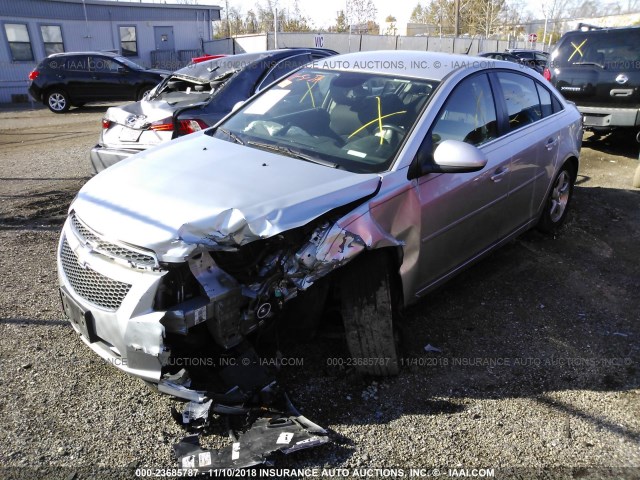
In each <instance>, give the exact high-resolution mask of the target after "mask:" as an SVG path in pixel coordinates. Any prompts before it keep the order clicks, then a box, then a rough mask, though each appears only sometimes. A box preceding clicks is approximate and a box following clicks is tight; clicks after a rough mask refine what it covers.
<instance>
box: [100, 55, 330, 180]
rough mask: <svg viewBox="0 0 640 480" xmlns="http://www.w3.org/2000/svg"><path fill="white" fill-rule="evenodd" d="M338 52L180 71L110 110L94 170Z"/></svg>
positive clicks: (187, 129)
mask: <svg viewBox="0 0 640 480" xmlns="http://www.w3.org/2000/svg"><path fill="white" fill-rule="evenodd" d="M335 54H336V52H334V51H333V50H326V49H315V48H292V49H283V50H272V51H267V52H260V53H245V54H240V55H233V56H228V57H222V58H217V59H214V60H209V61H205V62H201V63H197V64H192V65H189V66H187V67H185V68H183V69H181V70H177V71H176V72H174V73H173V74H171V75H170V76H168V77H167V78H166V79H165V80H164V81H163V82H162V83H160V84H159V85H158V86H157V87H156V88H154V89H153V90H152V91H151V92H150V93H149V95H148V96H147V97H145V98H144V99H143V100H141V101H139V102H135V103H130V104H128V105H124V106H121V107H111V108H109V110H107V112H106V114H105V117H104V119H103V121H102V133H101V135H100V139H99V143H98V145H96V146H95V147H94V148H93V149H92V150H91V164H92V168H93V170H94V171H95V172H96V173H97V172H99V171H101V170H104V169H105V168H107V167H108V166H110V165H113V164H114V163H116V162H118V161H120V160H122V159H124V158H127V157H129V156H131V155H133V154H135V153H138V152H140V151H142V150H145V149H147V148H149V147H152V146H154V145H158V144H159V143H162V142H166V141H169V140H171V139H173V138H176V137H179V136H182V135H186V134H189V133H193V132H196V131H199V130H202V129H205V128H207V127H209V126H212V125H214V124H216V123H217V122H218V121H219V120H220V119H222V118H223V117H224V116H225V115H227V114H228V113H229V112H230V111H231V110H232V109H233V108H234V106H235V105H236V104H238V103H239V102H243V101H245V100H246V99H247V98H249V97H251V96H252V95H253V94H254V93H256V92H259V91H260V90H262V89H263V88H265V87H266V86H267V85H270V84H271V83H273V82H274V81H275V80H277V79H279V78H281V77H282V76H284V75H286V74H288V73H290V72H292V71H293V70H295V69H297V68H298V67H301V66H302V65H305V64H307V63H310V62H313V61H315V60H319V59H322V58H326V57H328V56H331V55H335Z"/></svg>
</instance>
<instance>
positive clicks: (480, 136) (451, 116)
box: [431, 75, 498, 150]
mask: <svg viewBox="0 0 640 480" xmlns="http://www.w3.org/2000/svg"><path fill="white" fill-rule="evenodd" d="M497 136H498V135H497V125H496V107H495V102H494V100H493V93H492V91H491V86H490V85H489V80H488V79H487V76H486V75H475V76H473V77H471V78H467V79H465V80H463V81H462V82H460V84H459V85H458V86H457V87H456V88H455V90H454V91H453V93H452V94H451V96H450V97H449V99H448V100H447V103H445V105H444V108H443V109H442V111H441V112H440V115H439V116H438V119H437V120H436V122H435V124H434V126H433V128H432V130H431V137H432V139H433V149H434V150H435V148H436V147H437V146H438V144H440V142H442V141H444V140H460V141H463V142H467V143H470V144H472V145H482V144H483V143H486V142H488V141H489V140H491V139H494V138H496V137H497Z"/></svg>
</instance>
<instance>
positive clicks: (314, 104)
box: [298, 82, 318, 108]
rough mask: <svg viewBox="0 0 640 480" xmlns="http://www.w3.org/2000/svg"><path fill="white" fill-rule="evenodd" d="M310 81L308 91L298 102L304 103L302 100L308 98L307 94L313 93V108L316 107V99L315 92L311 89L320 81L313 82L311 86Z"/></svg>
mask: <svg viewBox="0 0 640 480" xmlns="http://www.w3.org/2000/svg"><path fill="white" fill-rule="evenodd" d="M309 84H310V82H307V92H306V93H305V94H304V95H303V96H302V98H301V99H300V101H299V102H298V103H302V101H303V100H304V99H305V98H307V95H311V105H313V108H316V99H315V98H313V92H312V91H311V89H312V88H313V87H315V86H316V85H317V84H318V82H313V85H311V86H309Z"/></svg>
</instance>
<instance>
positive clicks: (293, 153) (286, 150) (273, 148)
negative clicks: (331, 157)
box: [247, 141, 340, 168]
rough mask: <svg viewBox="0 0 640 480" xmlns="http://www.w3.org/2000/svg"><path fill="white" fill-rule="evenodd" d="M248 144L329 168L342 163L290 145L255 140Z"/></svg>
mask: <svg viewBox="0 0 640 480" xmlns="http://www.w3.org/2000/svg"><path fill="white" fill-rule="evenodd" d="M247 144H248V145H253V146H254V147H258V148H261V149H263V150H269V151H272V152H277V153H280V154H283V155H286V156H288V157H293V158H298V159H300V160H304V161H305V162H311V163H315V164H317V165H322V166H324V167H329V168H340V165H338V164H337V163H333V162H329V161H328V160H322V159H320V158H316V157H311V156H309V155H306V154H304V153H302V152H298V151H296V150H293V149H291V148H289V147H284V146H282V145H272V144H270V143H262V142H253V141H249V142H247Z"/></svg>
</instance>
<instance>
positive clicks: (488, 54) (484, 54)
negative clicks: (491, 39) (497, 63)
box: [478, 52, 521, 63]
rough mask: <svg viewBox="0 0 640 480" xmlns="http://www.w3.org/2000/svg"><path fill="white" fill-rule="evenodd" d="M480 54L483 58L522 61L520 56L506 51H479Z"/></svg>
mask: <svg viewBox="0 0 640 480" xmlns="http://www.w3.org/2000/svg"><path fill="white" fill-rule="evenodd" d="M478 56H479V57H483V58H492V59H494V60H505V61H507V62H513V63H521V62H520V59H519V58H518V57H516V56H515V55H511V54H510V53H506V52H482V53H479V54H478Z"/></svg>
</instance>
